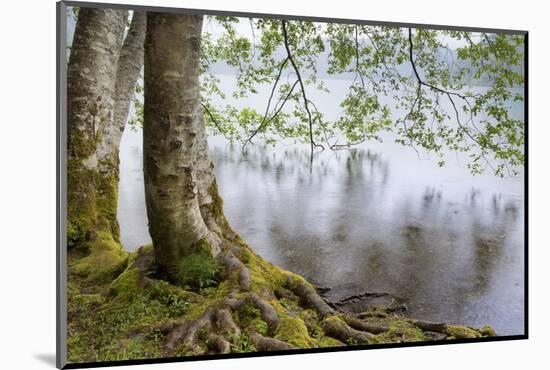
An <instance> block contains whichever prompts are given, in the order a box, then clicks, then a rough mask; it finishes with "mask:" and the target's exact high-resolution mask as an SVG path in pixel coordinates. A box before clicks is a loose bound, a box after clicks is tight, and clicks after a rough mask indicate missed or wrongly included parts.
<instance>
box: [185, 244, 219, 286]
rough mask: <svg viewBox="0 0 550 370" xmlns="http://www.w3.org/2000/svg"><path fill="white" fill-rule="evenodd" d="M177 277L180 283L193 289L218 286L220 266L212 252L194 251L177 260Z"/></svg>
mask: <svg viewBox="0 0 550 370" xmlns="http://www.w3.org/2000/svg"><path fill="white" fill-rule="evenodd" d="M175 279H176V282H177V283H178V284H179V285H181V286H184V287H190V288H191V289H193V290H199V289H202V288H208V287H212V286H216V285H218V283H219V279H220V266H219V265H218V263H217V262H216V260H215V259H214V258H212V256H211V254H210V253H206V252H198V253H193V254H190V255H188V256H185V257H183V258H181V259H180V260H178V261H177V263H176V273H175Z"/></svg>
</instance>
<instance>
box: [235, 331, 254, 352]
mask: <svg viewBox="0 0 550 370" xmlns="http://www.w3.org/2000/svg"><path fill="white" fill-rule="evenodd" d="M232 352H237V353H246V352H256V347H255V346H254V344H253V343H252V342H251V341H250V339H249V338H248V337H247V336H246V335H244V334H241V335H239V336H237V337H235V338H233V348H232Z"/></svg>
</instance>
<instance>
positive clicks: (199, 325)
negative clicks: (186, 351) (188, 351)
mask: <svg viewBox="0 0 550 370" xmlns="http://www.w3.org/2000/svg"><path fill="white" fill-rule="evenodd" d="M214 315H215V311H214V310H213V309H211V308H210V309H208V310H206V312H205V313H204V314H203V315H202V316H201V317H200V318H198V319H197V320H194V321H191V322H188V323H185V324H183V325H179V326H177V327H176V328H174V329H172V330H171V331H170V333H169V334H168V336H167V338H166V344H165V350H166V352H167V353H168V354H171V353H172V352H173V351H174V349H175V348H176V346H177V345H178V344H180V343H182V344H183V345H184V346H187V347H192V346H193V345H194V344H195V341H196V335H197V332H198V331H199V330H200V329H203V328H205V329H207V330H211V329H212V320H213V318H214Z"/></svg>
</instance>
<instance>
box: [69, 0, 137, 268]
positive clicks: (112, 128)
mask: <svg viewBox="0 0 550 370" xmlns="http://www.w3.org/2000/svg"><path fill="white" fill-rule="evenodd" d="M127 18H128V12H127V11H124V10H111V9H92V8H82V9H80V11H79V15H78V21H77V25H76V29H75V35H74V41H73V44H72V47H71V53H70V59H69V65H68V72H67V74H68V76H67V81H68V86H67V98H68V101H67V111H68V112H67V114H68V140H67V145H68V160H67V176H68V178H67V197H68V202H67V203H68V210H67V214H68V226H67V244H68V246H69V247H72V246H76V245H79V246H87V247H88V248H89V249H91V250H92V251H93V252H97V253H99V255H108V256H111V257H113V256H114V258H113V259H106V260H105V262H106V264H107V266H106V268H107V269H108V270H113V269H114V270H116V269H117V268H119V266H120V265H121V263H123V262H124V261H125V256H124V253H123V251H122V250H121V248H120V245H119V244H118V242H119V227H118V222H117V218H116V212H117V198H118V177H119V157H118V148H119V145H120V139H121V136H122V132H123V130H124V126H125V124H126V119H127V117H128V112H129V109H130V103H131V101H132V99H133V97H134V90H135V85H136V82H137V79H138V77H139V74H140V72H141V68H142V65H143V42H144V38H145V21H146V17H145V13H140V12H134V15H133V17H132V22H131V25H130V27H129V30H128V34H127V36H126V38H124V37H123V36H124V30H125V27H126V22H127ZM95 257H96V254H95V253H94V254H93V256H92V257H90V258H89V259H87V260H83V261H81V263H80V264H79V271H80V272H81V273H84V274H87V273H89V272H90V271H92V270H93V269H94V267H93V265H94V263H96V262H98V261H97V259H96V258H95Z"/></svg>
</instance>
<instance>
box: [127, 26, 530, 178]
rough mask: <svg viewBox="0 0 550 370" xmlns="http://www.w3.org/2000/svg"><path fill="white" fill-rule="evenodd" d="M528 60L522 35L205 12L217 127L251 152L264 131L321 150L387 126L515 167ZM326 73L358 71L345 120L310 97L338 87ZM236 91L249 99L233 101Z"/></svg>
mask: <svg viewBox="0 0 550 370" xmlns="http://www.w3.org/2000/svg"><path fill="white" fill-rule="evenodd" d="M212 29H213V30H217V31H218V32H213V31H209V30H212ZM243 29H247V30H248V29H249V31H247V32H243ZM523 60H524V37H523V36H522V35H511V34H494V33H484V32H465V31H441V30H428V29H410V28H397V27H386V26H384V27H383V26H367V25H355V24H336V23H316V22H310V21H286V20H279V19H255V18H237V17H206V18H205V27H204V30H203V34H202V44H201V62H202V63H201V67H202V70H201V73H202V82H203V83H202V95H201V96H202V106H203V111H204V116H205V120H206V123H207V125H208V126H209V127H211V129H212V130H213V132H214V133H216V134H222V135H224V136H225V137H227V138H228V139H230V140H233V141H238V142H240V143H241V144H242V146H243V151H244V150H245V148H246V146H247V145H249V144H251V143H253V141H254V140H255V139H261V140H263V141H264V142H266V143H269V144H276V143H277V142H279V141H281V140H283V141H284V140H292V141H294V142H300V143H307V144H309V145H310V147H311V151H312V155H313V151H314V150H324V149H332V150H338V149H344V148H349V147H351V146H353V145H356V144H359V143H363V142H366V141H369V140H378V141H381V140H382V138H383V136H384V135H383V134H384V133H385V132H391V133H392V134H391V135H386V136H384V137H386V138H387V137H391V138H392V139H393V140H395V142H397V143H400V144H402V145H406V146H410V147H412V148H413V149H414V150H415V151H417V153H419V152H423V153H433V154H435V155H436V156H438V158H439V165H444V164H445V153H448V152H465V153H467V155H468V156H469V157H470V162H469V163H468V168H469V169H470V171H471V172H472V173H474V174H477V173H481V172H483V171H484V170H485V169H487V168H490V169H491V170H492V171H493V172H494V173H495V174H496V175H499V176H504V175H505V174H506V175H516V174H518V173H519V171H520V169H521V167H522V166H523V163H524V151H523V145H524V142H525V136H524V121H523V117H518V114H517V113H516V114H514V112H513V109H512V108H513V106H514V104H515V105H516V106H517V104H522V102H523V99H524V96H523V89H522V87H523V84H524V73H523ZM220 65H222V66H225V67H226V68H230V69H231V70H232V71H233V72H234V73H235V74H236V77H235V80H236V84H235V88H234V90H233V91H232V92H231V99H227V98H228V97H227V95H226V92H225V91H222V88H221V87H220V84H221V83H220V79H219V78H218V76H217V74H216V70H217V68H219V67H220ZM323 78H325V79H326V78H347V79H348V81H349V86H348V89H347V93H346V95H345V97H344V98H343V100H342V101H341V102H340V107H341V112H340V114H339V116H338V117H337V118H336V119H328V118H327V115H326V112H323V109H322V107H319V106H318V105H317V104H316V102H315V101H314V99H312V98H311V97H310V93H311V91H313V90H314V89H316V90H320V91H324V92H326V93H330V91H329V89H328V88H327V86H326V85H325V83H324V81H323ZM262 86H269V98H268V99H267V101H265V110H262V111H257V110H256V109H254V108H252V107H251V106H250V104H247V101H250V100H247V99H251V98H254V96H255V95H258V94H259V91H260V88H261V87H262ZM479 86H482V88H480V87H479ZM138 88H139V87H138ZM236 99H237V100H239V101H241V102H244V104H243V105H244V107H241V108H238V107H237V106H235V104H230V103H227V102H228V101H229V100H231V101H235V100H236ZM257 99H258V98H256V99H255V100H256V101H257ZM220 102H221V103H220ZM140 109H142V106H141V105H140V104H139V103H138V105H137V110H138V113H139V111H140ZM137 117H138V118H137V120H135V121H134V123H136V122H137V123H139V114H138V115H137Z"/></svg>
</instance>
